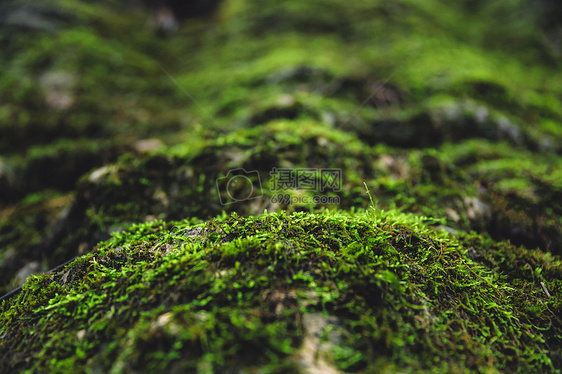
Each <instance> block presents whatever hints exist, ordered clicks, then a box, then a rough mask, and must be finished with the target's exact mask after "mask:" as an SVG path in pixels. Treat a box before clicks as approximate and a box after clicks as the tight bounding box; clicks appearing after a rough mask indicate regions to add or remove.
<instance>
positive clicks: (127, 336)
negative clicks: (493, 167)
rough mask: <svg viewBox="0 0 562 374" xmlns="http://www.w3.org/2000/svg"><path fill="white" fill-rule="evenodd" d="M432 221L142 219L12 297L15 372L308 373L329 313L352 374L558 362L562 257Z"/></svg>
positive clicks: (333, 358) (8, 345)
mask: <svg viewBox="0 0 562 374" xmlns="http://www.w3.org/2000/svg"><path fill="white" fill-rule="evenodd" d="M422 222H423V218H420V217H418V216H407V215H400V214H397V213H396V212H395V211H389V212H386V213H383V212H381V211H377V212H374V211H372V212H369V213H360V214H355V215H347V214H341V213H324V214H321V215H309V214H302V213H298V214H293V215H291V216H288V215H286V214H273V215H263V216H259V217H255V218H240V217H238V216H236V215H234V216H223V217H221V218H219V219H217V220H212V221H210V222H208V223H206V224H202V225H198V226H189V224H187V223H186V222H176V223H174V224H173V225H175V227H174V229H173V230H169V228H170V225H165V224H163V223H162V222H154V223H150V224H144V225H138V226H134V227H132V228H131V229H130V230H129V231H127V232H124V233H121V234H117V235H114V237H113V238H112V239H111V240H110V241H108V242H105V243H101V244H100V245H99V246H98V247H97V249H96V250H94V251H93V252H92V253H91V254H88V255H87V256H85V257H83V258H80V259H78V260H76V261H75V262H73V263H72V264H70V265H68V266H67V267H65V268H64V269H61V270H59V271H57V272H56V273H54V274H50V275H45V276H42V277H37V278H34V279H31V280H29V281H28V282H27V283H26V285H25V286H24V289H23V291H22V292H21V293H20V294H19V295H18V296H17V297H16V298H14V299H13V300H11V301H9V302H4V303H3V305H2V308H3V312H2V317H1V318H2V324H1V326H2V329H1V330H0V334H3V335H2V336H3V337H4V338H3V339H2V344H1V345H0V350H1V351H2V356H3V357H4V358H5V364H4V365H8V366H4V369H6V368H9V367H12V368H18V369H19V370H24V369H33V370H47V371H67V370H73V368H76V367H82V368H84V369H86V370H102V371H111V370H113V371H123V370H140V369H141V368H142V370H144V371H148V372H153V371H157V370H186V371H188V372H195V371H202V370H203V371H204V369H203V368H204V367H207V368H208V369H207V370H211V371H223V370H226V369H227V368H239V369H244V368H246V369H248V368H249V367H251V366H257V367H263V370H265V371H266V372H287V371H290V370H294V371H297V372H298V370H300V369H299V364H298V358H299V355H303V354H304V353H303V352H302V351H301V350H302V349H303V348H302V344H303V341H304V340H306V339H308V335H307V331H309V330H311V329H313V328H314V327H313V326H312V325H306V324H305V321H307V320H308V318H310V317H311V315H313V314H314V313H317V312H320V313H321V315H324V316H325V317H323V318H327V317H328V316H329V318H332V319H331V320H330V321H332V322H330V323H329V324H328V325H329V326H330V329H333V330H334V331H336V332H335V333H336V334H337V336H338V339H339V340H338V343H337V345H336V346H334V347H332V348H331V350H329V352H331V354H330V355H329V356H330V357H328V353H329V352H324V353H323V354H325V355H327V356H326V360H327V361H328V362H329V363H330V365H333V366H334V367H338V368H340V369H343V370H351V371H354V372H370V371H372V370H377V368H380V367H385V366H388V365H395V366H396V367H397V368H399V369H406V368H407V369H408V370H421V369H430V368H432V369H433V370H437V371H441V370H442V371H451V370H465V369H471V368H472V369H475V368H478V367H480V368H483V367H488V368H489V369H494V368H495V370H498V371H500V370H501V371H503V370H509V371H517V372H528V371H541V370H552V369H553V367H555V366H557V365H559V362H558V361H557V360H558V358H557V357H559V355H560V351H561V350H562V339H561V337H560V336H559V329H560V323H561V322H560V320H559V318H558V317H557V316H558V315H559V312H560V308H561V300H560V297H559V294H560V293H559V291H560V287H562V284H561V283H560V280H559V279H560V276H561V273H560V272H561V271H562V268H561V264H560V262H559V261H556V260H553V259H552V258H551V257H548V256H545V255H542V254H539V253H533V252H529V251H526V250H524V249H521V248H514V247H511V246H510V245H509V244H495V243H493V242H490V241H489V240H488V241H484V242H482V239H479V238H478V237H471V236H466V237H463V238H462V240H460V241H458V240H457V239H455V238H452V237H449V236H447V235H445V234H443V233H439V232H435V231H432V230H431V229H429V228H428V227H427V226H425V225H424V224H423V223H422ZM475 241H479V242H475ZM477 243H478V244H477ZM490 244H492V245H490ZM510 253H511V255H510ZM515 253H517V255H515ZM525 258H526V259H525ZM539 281H542V282H544V283H545V284H546V285H547V287H548V289H549V290H550V292H551V293H552V295H553V297H552V298H550V299H548V298H546V296H545V295H544V294H543V291H542V289H541V288H540V286H539V287H537V286H538V285H539V283H538V282H539ZM69 317H71V318H69ZM546 321H550V322H546ZM16 331H18V333H16ZM328 331H329V330H326V331H325V333H326V334H327V333H328ZM326 336H328V335H326ZM32 337H36V338H32ZM325 339H329V338H327V337H325ZM22 345H25V346H26V352H29V353H28V355H32V356H20V355H18V354H16V352H17V347H19V346H22ZM100 347H104V348H103V349H102V350H100ZM31 352H35V353H33V354H32V353H31ZM26 357H29V358H30V359H29V360H28V359H26ZM31 358H32V359H31ZM438 368H441V369H440V370H439V369H438ZM301 369H302V368H301ZM229 370H230V369H229Z"/></svg>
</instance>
